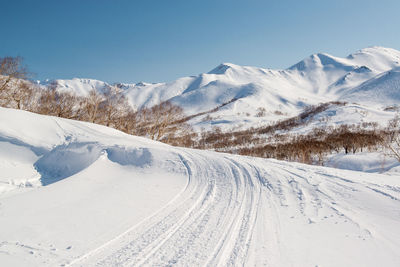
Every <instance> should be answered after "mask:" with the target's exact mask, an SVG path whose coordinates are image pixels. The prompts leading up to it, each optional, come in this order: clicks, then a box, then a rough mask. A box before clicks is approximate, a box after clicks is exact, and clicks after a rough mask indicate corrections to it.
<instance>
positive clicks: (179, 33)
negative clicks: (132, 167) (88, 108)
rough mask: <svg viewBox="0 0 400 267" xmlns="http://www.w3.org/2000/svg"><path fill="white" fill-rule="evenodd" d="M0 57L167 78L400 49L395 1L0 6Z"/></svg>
mask: <svg viewBox="0 0 400 267" xmlns="http://www.w3.org/2000/svg"><path fill="white" fill-rule="evenodd" d="M0 4H1V5H0V14H1V15H0V25H1V35H0V36H1V37H0V57H4V56H22V57H24V59H25V63H26V64H27V65H28V67H29V69H30V70H31V71H32V72H34V73H35V74H36V76H35V78H36V79H42V80H43V79H47V78H49V79H56V78H60V79H68V78H73V77H81V78H94V79H99V80H104V81H108V82H139V81H146V82H160V81H171V80H174V79H176V78H178V77H182V76H189V75H197V74H199V73H202V72H207V71H209V70H211V69H213V68H214V67H215V66H217V65H218V64H219V63H221V62H231V63H235V64H239V65H250V66H258V67H265V68H287V67H289V66H290V65H292V64H294V63H296V62H297V61H300V60H301V59H303V58H305V57H307V56H308V55H310V54H313V53H317V52H326V53H329V54H332V55H335V56H347V55H348V54H350V53H352V52H354V51H356V50H358V49H361V48H364V47H368V46H372V45H380V46H386V47H392V48H395V49H400V15H399V12H400V1H398V0H392V1H390V0H380V1H378V0H377V1H369V0H362V1H361V0H332V1H325V0H304V1H299V0H296V1H284V0H280V1H267V0H264V1H256V0H241V1H235V0H210V1H208V0H197V1H196V0H182V1H178V0H177V1H174V0H159V1H154V0H147V1H145V0H143V1H135V0H108V1H107V0H79V1H78V0H64V1H62V0H35V1H34V0H26V1H22V0H0Z"/></svg>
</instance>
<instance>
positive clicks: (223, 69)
mask: <svg viewBox="0 0 400 267" xmlns="http://www.w3.org/2000/svg"><path fill="white" fill-rule="evenodd" d="M237 68H240V66H239V65H236V64H233V63H228V62H226V63H221V64H219V65H218V66H217V67H216V68H214V69H212V70H211V71H209V72H208V74H225V73H226V72H227V71H228V70H229V69H237Z"/></svg>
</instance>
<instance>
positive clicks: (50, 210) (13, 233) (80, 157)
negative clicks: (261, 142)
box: [0, 108, 400, 266]
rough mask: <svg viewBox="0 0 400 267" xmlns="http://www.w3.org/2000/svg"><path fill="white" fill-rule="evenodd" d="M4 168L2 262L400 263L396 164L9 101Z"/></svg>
mask: <svg viewBox="0 0 400 267" xmlns="http://www.w3.org/2000/svg"><path fill="white" fill-rule="evenodd" d="M0 175H1V176H0V183H1V188H2V191H1V192H0V229H1V230H0V262H1V265H2V266H39V265H40V266H61V265H69V266H94V265H96V266H116V265H117V266H133V265H134V266H138V265H146V266H151V265H152V266H154V265H163V266H165V265H176V266H199V265H200V266H205V265H208V266H216V265H219V266H226V265H246V266H252V265H257V266H263V265H267V266H398V265H399V262H400V254H399V253H398V252H399V251H400V175H398V174H396V173H395V172H392V173H390V174H376V173H365V172H355V171H349V170H339V169H334V168H324V167H316V166H309V165H303V164H296V163H287V162H281V161H276V160H266V159H258V158H250V157H241V156H234V155H228V154H221V153H214V152H209V151H199V150H190V149H184V148H174V147H170V146H167V145H164V144H161V143H157V142H151V141H149V140H146V139H143V138H138V137H133V136H129V135H125V134H123V133H121V132H118V131H116V130H112V129H109V128H106V127H102V126H98V125H93V124H89V123H83V122H76V121H69V120H64V119H58V118H54V117H46V116H41V115H36V114H32V113H28V112H23V111H16V110H11V109H4V108H0ZM42 184H44V185H45V186H42Z"/></svg>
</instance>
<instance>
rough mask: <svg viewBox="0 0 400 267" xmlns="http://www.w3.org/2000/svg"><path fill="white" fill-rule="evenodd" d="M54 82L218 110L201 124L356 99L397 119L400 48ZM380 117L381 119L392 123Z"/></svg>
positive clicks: (135, 100) (365, 109)
mask: <svg viewBox="0 0 400 267" xmlns="http://www.w3.org/2000/svg"><path fill="white" fill-rule="evenodd" d="M48 83H49V82H42V83H41V84H42V85H44V86H46V85H47V84H48ZM51 83H53V84H56V87H57V89H58V90H60V91H70V92H74V93H76V94H78V95H82V96H84V95H87V94H88V92H89V91H90V90H93V89H94V90H97V91H100V92H101V91H102V90H104V88H106V87H107V86H117V87H119V88H120V89H122V90H123V92H124V94H125V95H126V97H127V98H128V100H129V103H130V104H131V105H132V106H133V107H134V108H135V109H140V108H142V107H150V106H153V105H156V104H159V103H160V102H163V101H171V102H172V103H174V104H176V105H179V106H181V107H182V108H183V109H184V111H185V113H186V114H187V115H194V114H198V113H200V112H207V111H212V112H209V113H206V114H207V115H202V116H197V117H195V118H193V119H192V120H191V121H189V122H190V123H191V124H192V125H193V126H194V128H195V129H200V128H205V129H207V128H210V127H213V126H217V127H221V128H223V129H226V130H227V129H230V128H233V127H239V128H248V127H254V126H260V125H265V124H269V123H271V122H274V121H278V120H282V119H285V118H289V117H292V116H296V115H297V114H299V112H301V110H302V109H303V108H304V107H306V106H309V105H316V104H319V103H324V102H329V101H343V102H347V103H351V104H353V107H354V109H353V111H354V110H357V112H362V113H364V114H366V115H365V116H363V119H364V121H372V120H376V119H377V118H376V117H377V116H378V117H379V118H380V117H382V116H383V117H382V118H389V117H392V114H393V113H390V114H389V113H388V114H386V115H385V113H387V110H388V107H393V106H394V107H396V106H397V105H399V104H400V92H399V89H400V51H398V50H395V49H392V48H384V47H378V46H374V47H369V48H365V49H361V50H359V51H357V52H355V53H352V54H350V55H349V56H347V57H345V58H341V57H335V56H331V55H329V54H325V53H317V54H313V55H311V56H309V57H307V58H305V59H304V60H302V61H300V62H298V63H296V64H294V65H293V66H291V67H289V68H287V69H284V70H274V69H265V68H258V67H249V66H239V65H235V64H232V63H222V64H220V65H219V66H217V67H215V68H214V69H212V70H211V71H209V72H206V73H202V74H199V75H197V76H190V77H183V78H179V79H177V80H175V81H172V82H163V83H145V82H139V83H135V84H126V83H114V84H108V83H106V82H103V81H99V80H94V79H81V78H74V79H71V80H55V81H51ZM218 107H221V108H218ZM342 108H343V107H338V109H342ZM260 110H264V111H263V112H262V115H260V112H259V111H260ZM385 110H386V111H385ZM392 111H393V109H391V112H392ZM369 115H371V116H369ZM379 118H378V119H377V120H378V122H380V123H382V122H386V121H387V120H386V119H383V120H381V119H379ZM330 121H332V122H333V123H338V122H339V121H338V120H337V119H335V118H330ZM353 122H354V121H349V122H346V123H353Z"/></svg>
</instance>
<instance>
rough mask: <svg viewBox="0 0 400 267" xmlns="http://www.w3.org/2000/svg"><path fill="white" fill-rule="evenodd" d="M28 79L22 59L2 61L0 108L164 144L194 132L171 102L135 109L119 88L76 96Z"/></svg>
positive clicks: (111, 87)
mask: <svg viewBox="0 0 400 267" xmlns="http://www.w3.org/2000/svg"><path fill="white" fill-rule="evenodd" d="M28 77H29V73H28V72H27V71H26V68H25V66H24V65H23V64H22V59H21V58H19V57H5V58H0V106H2V107H8V108H15V109H21V110H26V111H30V112H35V113H39V114H44V115H50V116H56V117H61V118H66V119H74V120H80V121H86V122H91V123H97V124H102V125H105V126H108V127H112V128H115V129H118V130H121V131H123V132H125V133H128V134H132V135H139V136H144V137H148V138H150V139H153V140H157V141H162V142H165V143H169V140H171V139H174V140H175V142H177V141H179V138H178V137H179V136H186V135H187V134H188V133H190V132H191V127H190V126H189V124H187V122H186V120H184V118H185V115H184V113H183V110H182V108H180V107H178V106H176V105H173V104H172V103H170V102H168V101H167V102H162V103H160V104H158V105H155V106H153V107H150V108H147V107H143V108H141V109H138V110H134V109H133V108H132V106H131V105H130V104H129V103H128V100H127V98H126V96H125V95H124V94H123V91H122V90H121V89H120V88H118V87H117V86H111V85H110V86H106V88H104V90H102V92H98V91H96V90H94V89H92V90H91V91H90V92H89V93H88V95H87V96H77V95H75V94H73V93H71V92H63V91H59V90H57V83H56V82H53V83H50V84H49V85H48V86H47V87H46V88H43V87H41V86H38V85H37V84H35V83H33V82H31V81H29V80H28V79H27V78H28Z"/></svg>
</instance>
